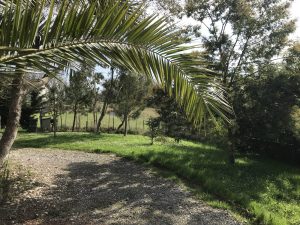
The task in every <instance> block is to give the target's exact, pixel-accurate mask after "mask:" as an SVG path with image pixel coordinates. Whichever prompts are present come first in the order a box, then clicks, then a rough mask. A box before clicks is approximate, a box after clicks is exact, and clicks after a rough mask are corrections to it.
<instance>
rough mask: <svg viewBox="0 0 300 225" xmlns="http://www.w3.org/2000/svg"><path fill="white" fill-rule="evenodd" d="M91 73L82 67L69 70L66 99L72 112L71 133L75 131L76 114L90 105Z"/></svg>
mask: <svg viewBox="0 0 300 225" xmlns="http://www.w3.org/2000/svg"><path fill="white" fill-rule="evenodd" d="M91 73H92V71H91V69H90V68H87V67H86V65H82V66H81V69H80V70H78V71H74V70H70V76H69V85H68V86H67V87H66V97H67V100H68V102H69V104H70V106H71V108H72V111H73V115H74V116H73V123H72V132H73V131H74V130H75V124H76V118H77V113H78V111H79V110H80V109H81V108H86V107H87V106H88V105H90V104H91V103H92V101H91V100H92V95H93V87H91V86H90V83H89V81H88V77H89V76H90V75H91Z"/></svg>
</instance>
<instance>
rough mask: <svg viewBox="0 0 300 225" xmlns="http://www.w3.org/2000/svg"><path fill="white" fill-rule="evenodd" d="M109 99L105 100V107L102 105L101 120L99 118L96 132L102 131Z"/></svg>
mask: <svg viewBox="0 0 300 225" xmlns="http://www.w3.org/2000/svg"><path fill="white" fill-rule="evenodd" d="M107 105H108V104H107V101H105V102H104V103H103V107H102V111H101V115H100V117H99V120H98V123H97V129H96V132H97V133H99V132H100V128H101V123H102V120H103V118H104V116H105V113H106V110H107Z"/></svg>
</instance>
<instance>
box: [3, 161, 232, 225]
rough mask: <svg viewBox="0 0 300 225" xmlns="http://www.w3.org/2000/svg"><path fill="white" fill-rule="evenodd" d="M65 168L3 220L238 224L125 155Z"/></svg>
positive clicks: (8, 211)
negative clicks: (34, 195) (48, 184)
mask: <svg viewBox="0 0 300 225" xmlns="http://www.w3.org/2000/svg"><path fill="white" fill-rule="evenodd" d="M66 172H67V173H66V174H60V175H57V176H56V178H55V182H54V184H53V185H52V186H51V187H50V188H49V189H48V190H47V191H46V192H45V193H44V194H43V196H41V197H37V198H27V199H21V201H20V202H19V203H16V204H11V205H9V206H7V208H6V209H5V210H3V211H2V213H1V214H2V215H1V219H0V222H1V224H13V222H12V221H14V223H21V224H27V223H29V224H30V223H31V222H32V223H34V224H35V222H38V224H70V223H72V224H170V225H171V224H189V225H190V224H195V225H196V224H197V225H202V224H203V225H206V224H215V225H216V224H224V222H226V224H229V225H230V224H237V223H235V222H234V221H233V220H232V219H230V218H229V217H228V215H227V214H226V213H225V212H219V211H215V210H211V209H209V208H207V207H203V205H202V204H201V203H199V202H197V201H194V200H189V197H190V194H187V193H184V192H182V191H180V189H178V188H176V187H175V186H174V183H173V182H169V181H165V180H163V179H161V178H154V177H153V176H149V174H148V172H145V170H144V169H143V168H142V167H141V166H139V165H136V164H134V163H132V162H128V161H127V160H124V159H119V160H114V161H112V162H108V163H102V164H98V163H93V162H76V163H70V164H69V165H68V166H67V168H66Z"/></svg>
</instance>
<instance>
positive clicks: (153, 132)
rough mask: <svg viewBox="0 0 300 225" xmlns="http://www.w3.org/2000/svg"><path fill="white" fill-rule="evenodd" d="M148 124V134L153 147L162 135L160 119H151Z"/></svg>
mask: <svg viewBox="0 0 300 225" xmlns="http://www.w3.org/2000/svg"><path fill="white" fill-rule="evenodd" d="M146 124H147V126H148V127H149V131H148V133H147V134H148V136H149V137H150V138H151V144H152V145H153V144H154V139H155V138H156V137H158V135H159V134H160V127H159V126H160V120H159V118H150V119H149V120H148V121H147V122H146Z"/></svg>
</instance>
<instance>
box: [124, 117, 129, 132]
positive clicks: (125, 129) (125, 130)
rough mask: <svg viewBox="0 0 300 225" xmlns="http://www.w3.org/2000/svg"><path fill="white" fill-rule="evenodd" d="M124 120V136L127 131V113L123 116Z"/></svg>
mask: <svg viewBox="0 0 300 225" xmlns="http://www.w3.org/2000/svg"><path fill="white" fill-rule="evenodd" d="M124 120H125V128H124V136H127V133H128V115H125V116H124Z"/></svg>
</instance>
